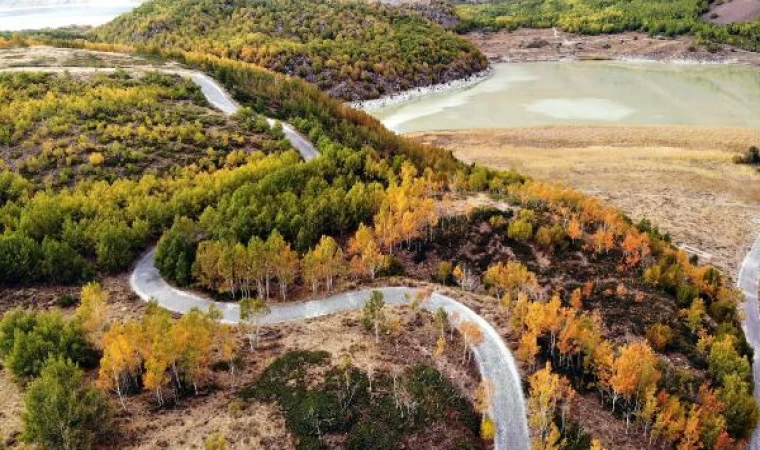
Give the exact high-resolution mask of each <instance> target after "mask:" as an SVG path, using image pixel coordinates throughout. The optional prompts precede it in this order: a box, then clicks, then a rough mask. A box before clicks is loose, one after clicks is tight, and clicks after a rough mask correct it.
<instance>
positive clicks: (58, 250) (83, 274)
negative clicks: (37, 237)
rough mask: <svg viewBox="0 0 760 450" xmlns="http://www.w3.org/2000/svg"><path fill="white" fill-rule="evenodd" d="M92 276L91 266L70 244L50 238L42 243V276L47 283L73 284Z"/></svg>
mask: <svg viewBox="0 0 760 450" xmlns="http://www.w3.org/2000/svg"><path fill="white" fill-rule="evenodd" d="M92 275H93V273H92V268H91V267H90V265H89V264H88V263H87V261H85V259H84V258H82V257H81V256H80V255H79V253H77V252H76V251H75V250H74V249H73V248H71V246H70V245H69V244H67V243H65V242H59V241H56V240H55V239H52V238H49V237H46V238H45V239H44V240H43V241H42V276H43V278H44V279H45V280H46V281H51V282H53V283H62V284H73V283H80V282H83V281H87V280H89V279H90V278H92Z"/></svg>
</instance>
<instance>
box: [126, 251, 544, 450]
mask: <svg viewBox="0 0 760 450" xmlns="http://www.w3.org/2000/svg"><path fill="white" fill-rule="evenodd" d="M154 256H155V248H154V249H152V250H150V251H149V252H148V253H147V254H145V255H144V256H143V257H142V258H141V259H140V260H139V261H138V262H137V265H136V266H135V269H134V271H133V272H132V275H131V276H130V278H129V284H130V286H131V287H132V290H133V291H134V292H135V293H136V294H137V295H138V296H139V297H140V298H141V299H143V300H145V301H151V300H154V301H157V302H158V304H159V305H160V306H162V307H163V308H165V309H167V310H169V311H172V312H175V313H180V314H184V313H187V312H188V311H190V310H191V309H193V308H199V309H201V310H204V311H205V310H208V308H209V306H211V305H212V304H213V305H216V307H218V308H219V309H220V310H221V311H222V314H223V321H224V322H226V323H230V324H235V323H238V322H239V321H240V308H239V307H238V305H237V304H233V303H220V302H214V301H212V300H208V299H205V298H202V297H200V296H198V295H195V294H192V293H189V292H185V291H182V290H180V289H177V288H175V287H172V286H170V285H169V283H167V282H166V281H165V280H164V279H163V278H161V275H160V274H159V273H158V269H157V268H156V266H155V264H154V261H153V260H154ZM375 290H378V291H380V292H382V293H383V295H384V297H385V302H386V303H387V304H390V305H403V304H407V303H409V302H410V300H411V299H413V298H414V296H415V295H416V294H417V292H418V290H416V289H414V288H408V287H385V288H378V289H375ZM371 292H372V289H367V290H360V291H354V292H347V293H343V294H337V295H334V296H331V297H328V298H325V299H320V300H312V301H307V302H301V303H288V304H277V305H272V307H271V312H270V313H269V315H267V316H265V317H264V318H263V319H262V321H261V323H265V324H276V323H282V322H289V321H296V320H304V319H310V318H314V317H320V316H325V315H329V314H335V313H340V312H346V311H355V310H358V309H361V308H362V307H363V306H364V303H365V302H366V301H367V299H368V298H369V296H370V293H371ZM421 307H422V308H424V309H425V310H428V311H431V312H433V311H436V310H438V308H443V309H444V310H445V311H446V312H447V313H448V317H449V321H450V322H451V323H452V324H453V325H457V324H458V323H460V322H462V321H470V322H473V323H475V324H477V325H478V326H479V327H480V329H481V330H482V331H483V337H484V340H483V342H482V343H481V344H479V345H477V346H475V348H474V349H473V354H474V355H475V360H476V361H477V363H478V367H479V369H480V373H481V377H482V378H483V379H484V380H488V381H489V382H490V384H491V386H492V396H491V405H490V416H491V417H492V418H493V420H494V422H495V423H496V429H497V431H496V438H495V447H496V449H498V450H529V449H530V435H529V433H528V424H527V417H526V408H525V397H524V396H523V392H522V385H521V383H520V375H519V373H518V371H517V366H516V365H515V361H514V358H513V357H512V354H511V353H510V351H509V349H508V348H507V346H506V344H505V343H504V340H503V339H502V338H501V336H500V335H499V333H498V332H497V331H496V330H495V329H494V328H493V327H492V326H491V325H490V324H489V323H488V322H487V321H486V320H485V319H483V318H482V317H480V316H479V315H478V314H476V313H475V312H474V311H473V310H471V309H470V308H468V307H466V306H465V305H463V304H461V303H459V302H457V301H456V300H454V299H452V298H450V297H446V296H443V295H440V294H438V293H434V294H433V295H432V296H431V297H430V299H428V300H426V301H424V302H422V305H421Z"/></svg>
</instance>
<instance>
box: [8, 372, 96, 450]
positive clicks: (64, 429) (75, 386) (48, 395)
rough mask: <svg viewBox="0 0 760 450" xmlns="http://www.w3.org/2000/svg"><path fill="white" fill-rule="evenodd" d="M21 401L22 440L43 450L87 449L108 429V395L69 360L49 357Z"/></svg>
mask: <svg viewBox="0 0 760 450" xmlns="http://www.w3.org/2000/svg"><path fill="white" fill-rule="evenodd" d="M24 402H25V409H24V412H23V414H22V420H23V423H24V434H23V437H24V440H26V441H28V442H34V443H36V444H38V445H39V446H40V447H41V448H43V449H61V450H84V449H89V448H92V447H93V445H94V444H95V443H96V442H97V441H98V440H99V439H100V438H101V437H103V436H104V435H105V433H106V432H107V431H108V430H109V425H110V418H111V408H110V406H109V403H108V398H106V396H105V395H104V394H103V393H102V392H101V391H100V390H98V389H96V388H94V387H92V386H90V385H89V384H87V383H85V381H84V374H83V372H82V371H81V370H80V369H79V368H78V367H76V365H74V363H72V362H71V361H66V360H64V359H59V358H53V359H50V360H49V361H48V363H47V364H46V365H45V368H44V369H43V370H42V373H41V376H40V378H38V379H36V380H34V381H33V382H32V383H31V384H30V385H29V389H28V390H27V392H26V395H25V396H24Z"/></svg>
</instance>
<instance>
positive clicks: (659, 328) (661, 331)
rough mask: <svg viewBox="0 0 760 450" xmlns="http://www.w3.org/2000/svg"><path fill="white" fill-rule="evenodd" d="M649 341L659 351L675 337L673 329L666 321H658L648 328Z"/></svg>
mask: <svg viewBox="0 0 760 450" xmlns="http://www.w3.org/2000/svg"><path fill="white" fill-rule="evenodd" d="M646 337H647V341H649V343H650V344H651V345H652V348H654V349H655V350H657V351H662V350H664V349H665V347H667V346H668V344H669V343H670V341H671V340H672V339H673V330H672V329H671V328H670V327H669V326H668V325H665V324H664V323H656V324H654V325H652V326H650V327H648V328H647V330H646Z"/></svg>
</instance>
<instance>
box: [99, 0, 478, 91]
mask: <svg viewBox="0 0 760 450" xmlns="http://www.w3.org/2000/svg"><path fill="white" fill-rule="evenodd" d="M92 38H93V39H94V40H99V41H103V42H112V43H124V44H129V45H142V46H146V47H154V48H163V49H166V48H169V49H182V50H186V51H196V52H203V53H206V54H209V55H215V56H219V57H227V58H232V59H238V60H241V61H246V62H251V63H255V64H258V65H260V66H263V67H266V68H269V69H272V70H274V71H277V72H280V73H284V74H288V75H292V76H298V77H301V78H303V79H305V80H308V81H309V82H311V83H314V84H316V85H317V86H319V87H320V89H322V90H325V91H327V92H329V93H330V94H331V95H333V96H334V97H337V98H342V99H345V100H358V99H367V98H375V97H378V96H381V95H384V94H389V93H394V92H398V91H401V90H404V89H408V88H411V87H417V86H425V85H429V84H434V83H440V82H445V81H449V80H451V79H454V78H460V77H463V76H466V75H469V74H472V73H475V72H479V71H481V70H483V69H485V67H486V65H487V63H486V60H485V58H484V57H483V56H482V54H481V53H480V52H479V51H478V50H477V49H476V48H475V47H474V46H473V45H472V44H470V43H469V42H467V41H466V40H465V39H463V38H461V37H459V36H457V35H455V34H453V33H450V32H448V31H446V30H445V29H443V28H442V27H441V26H439V25H436V24H434V23H432V22H430V21H428V20H426V19H424V18H422V17H421V16H419V15H417V14H414V13H409V12H406V10H401V9H397V8H393V7H389V6H384V5H382V4H374V3H369V2H362V1H337V0H329V1H321V2H313V1H309V0H276V1H275V0H234V1H228V2H223V3H222V2H217V1H212V0H204V1H187V0H155V1H151V2H147V3H146V4H144V5H143V6H141V7H139V8H137V9H136V10H134V11H133V12H132V13H129V14H126V15H123V16H121V17H119V18H117V19H116V20H114V21H113V22H111V23H109V24H107V25H104V26H102V27H100V28H98V29H96V30H95V32H94V33H93V34H92Z"/></svg>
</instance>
